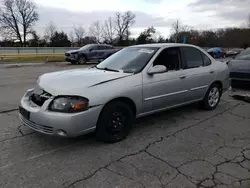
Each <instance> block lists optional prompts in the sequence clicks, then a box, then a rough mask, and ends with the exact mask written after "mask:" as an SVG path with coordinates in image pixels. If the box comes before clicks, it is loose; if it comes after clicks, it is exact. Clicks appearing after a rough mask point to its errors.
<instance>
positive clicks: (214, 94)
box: [202, 84, 221, 110]
mask: <svg viewBox="0 0 250 188" xmlns="http://www.w3.org/2000/svg"><path fill="white" fill-rule="evenodd" d="M220 97H221V87H220V86H219V85H218V84H212V85H211V86H210V88H209V89H208V91H207V93H206V95H205V97H204V99H203V101H202V107H203V108H204V109H205V110H214V109H215V108H216V107H217V106H218V104H219V102H220Z"/></svg>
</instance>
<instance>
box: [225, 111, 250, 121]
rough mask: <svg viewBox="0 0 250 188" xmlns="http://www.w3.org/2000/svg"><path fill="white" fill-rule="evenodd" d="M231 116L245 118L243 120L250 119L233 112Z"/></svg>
mask: <svg viewBox="0 0 250 188" xmlns="http://www.w3.org/2000/svg"><path fill="white" fill-rule="evenodd" d="M229 114H231V115H233V116H236V117H239V118H243V119H250V117H247V116H242V115H239V114H235V113H233V112H229Z"/></svg>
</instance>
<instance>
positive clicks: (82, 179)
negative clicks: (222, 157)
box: [63, 103, 241, 188]
mask: <svg viewBox="0 0 250 188" xmlns="http://www.w3.org/2000/svg"><path fill="white" fill-rule="evenodd" d="M239 105H241V103H238V104H236V105H233V106H231V107H229V108H226V109H225V110H223V111H222V112H220V113H217V114H215V115H213V116H211V117H208V118H205V119H204V120H201V121H200V122H198V123H195V124H193V125H190V126H187V127H184V128H182V129H180V130H178V131H176V132H174V133H172V134H170V135H167V136H165V137H161V138H160V139H158V140H155V141H153V142H151V143H149V144H148V145H147V146H146V147H145V148H144V149H142V150H139V151H137V152H135V153H131V154H127V155H124V156H122V157H120V158H118V159H117V160H113V161H111V162H109V163H108V164H106V165H104V166H101V167H99V168H98V169H96V170H95V171H93V172H92V173H90V174H89V175H87V176H85V177H83V178H80V179H78V180H76V181H74V182H72V183H71V184H69V185H68V188H71V187H74V186H75V184H77V183H79V182H82V181H85V180H88V179H90V178H92V177H93V176H95V175H96V174H97V173H98V172H99V171H100V170H102V169H106V168H107V167H108V166H110V165H111V164H112V163H115V162H118V161H120V160H122V159H124V158H127V157H130V156H135V155H138V154H140V153H142V152H146V153H148V154H149V155H150V156H152V157H154V158H155V159H158V160H160V161H162V162H164V163H165V164H167V165H169V166H170V167H172V168H174V169H176V167H174V166H173V165H170V164H168V163H167V162H166V161H164V160H162V159H161V158H158V157H156V156H154V155H152V154H151V153H149V152H148V151H147V150H148V149H149V148H150V147H151V146H153V145H155V144H156V143H160V142H162V141H163V140H164V139H166V138H169V137H172V136H176V135H177V134H178V133H180V132H183V131H185V130H188V129H190V128H192V127H195V126H198V125H200V124H201V123H204V122H206V121H208V120H210V119H212V118H214V117H217V116H219V115H222V114H224V113H226V112H228V111H229V110H232V109H234V108H236V107H237V106H239ZM177 171H178V172H179V174H182V175H183V176H185V177H186V178H187V179H188V181H190V182H191V183H192V184H194V185H197V183H196V182H194V180H193V178H191V177H189V176H187V175H186V174H183V173H182V172H180V171H179V170H178V169H177ZM190 179H191V180H190ZM63 184H64V183H63Z"/></svg>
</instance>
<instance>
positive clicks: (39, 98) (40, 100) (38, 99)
mask: <svg viewBox="0 0 250 188" xmlns="http://www.w3.org/2000/svg"><path fill="white" fill-rule="evenodd" d="M50 97H52V95H51V94H50V93H48V92H46V91H43V93H42V94H36V93H33V94H32V95H31V96H30V100H31V101H32V102H33V103H35V104H36V105H38V106H42V105H43V104H44V103H45V101H46V100H48V99H49V98H50Z"/></svg>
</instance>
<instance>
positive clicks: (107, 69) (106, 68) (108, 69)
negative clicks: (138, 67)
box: [98, 67, 120, 72]
mask: <svg viewBox="0 0 250 188" xmlns="http://www.w3.org/2000/svg"><path fill="white" fill-rule="evenodd" d="M98 69H101V70H106V71H113V72H120V71H119V70H115V69H110V68H108V67H105V68H98Z"/></svg>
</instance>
